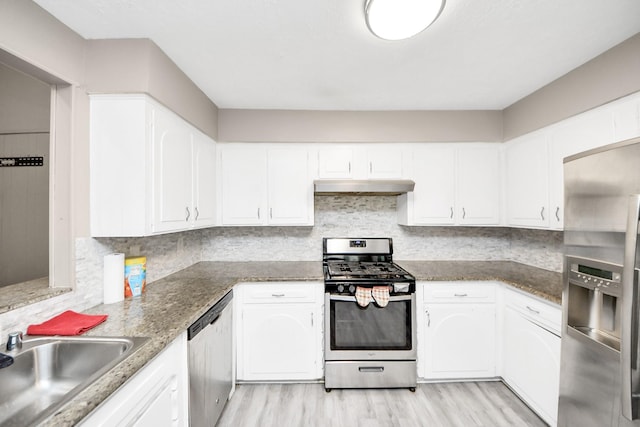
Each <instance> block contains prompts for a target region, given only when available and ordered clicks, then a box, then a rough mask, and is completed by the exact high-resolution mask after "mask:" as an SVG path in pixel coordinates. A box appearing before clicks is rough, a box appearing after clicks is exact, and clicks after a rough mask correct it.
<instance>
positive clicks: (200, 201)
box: [192, 132, 216, 227]
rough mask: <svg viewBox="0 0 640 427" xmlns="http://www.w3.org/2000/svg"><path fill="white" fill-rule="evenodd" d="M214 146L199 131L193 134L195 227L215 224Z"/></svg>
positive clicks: (193, 218) (193, 217) (211, 141)
mask: <svg viewBox="0 0 640 427" xmlns="http://www.w3.org/2000/svg"><path fill="white" fill-rule="evenodd" d="M215 164H216V147H215V142H213V140H212V139H210V138H208V137H207V136H205V135H203V134H201V133H200V132H194V134H193V215H192V220H193V223H194V226H195V227H206V226H210V225H214V224H215V219H216V202H215V200H216V168H215Z"/></svg>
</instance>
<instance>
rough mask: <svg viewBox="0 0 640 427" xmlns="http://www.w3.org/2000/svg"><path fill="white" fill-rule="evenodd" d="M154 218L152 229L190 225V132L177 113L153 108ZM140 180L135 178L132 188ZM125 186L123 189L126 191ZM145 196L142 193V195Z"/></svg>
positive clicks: (179, 227) (181, 227)
mask: <svg viewBox="0 0 640 427" xmlns="http://www.w3.org/2000/svg"><path fill="white" fill-rule="evenodd" d="M153 114H154V120H153V150H154V168H155V170H154V175H155V177H156V179H155V181H154V185H155V187H154V194H153V196H154V198H155V201H154V206H155V209H154V215H155V218H154V221H153V231H154V232H157V231H168V230H173V231H175V230H180V229H187V228H188V227H189V220H191V218H192V215H193V212H192V207H191V198H192V193H191V179H192V177H191V167H192V165H191V157H192V152H191V132H190V129H189V127H188V126H187V124H186V123H184V122H182V121H181V120H180V119H179V118H178V117H177V116H174V115H172V114H169V113H168V112H166V111H164V110H161V109H154V113H153ZM138 184H139V183H135V182H132V183H131V186H132V189H131V190H129V191H135V186H136V185H138ZM124 190H125V189H123V191H124ZM141 197H143V196H141Z"/></svg>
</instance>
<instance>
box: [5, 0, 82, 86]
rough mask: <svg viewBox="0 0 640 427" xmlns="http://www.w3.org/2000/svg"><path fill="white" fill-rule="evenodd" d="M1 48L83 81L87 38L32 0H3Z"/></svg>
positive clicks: (68, 78) (61, 75) (54, 72)
mask: <svg viewBox="0 0 640 427" xmlns="http://www.w3.org/2000/svg"><path fill="white" fill-rule="evenodd" d="M0 49H3V50H5V51H7V52H9V53H10V54H12V55H15V56H16V57H17V58H19V59H21V60H23V61H25V62H27V63H30V64H32V65H34V66H36V67H38V68H40V69H42V70H44V71H45V72H48V73H50V74H51V75H53V76H57V77H58V78H60V79H62V80H64V81H67V82H69V83H80V82H82V81H83V75H84V49H85V40H84V39H83V38H82V37H80V36H79V35H78V34H77V33H75V32H73V31H72V30H71V29H69V27H67V26H65V25H63V24H62V23H61V22H60V21H58V20H57V19H55V18H54V17H53V16H51V15H50V14H49V13H47V12H46V11H44V10H43V9H42V8H41V7H40V6H38V5H36V4H35V3H33V2H32V1H27V0H2V1H0ZM2 62H5V61H4V60H3V61H2Z"/></svg>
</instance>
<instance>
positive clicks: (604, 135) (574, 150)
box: [549, 109, 614, 229]
mask: <svg viewBox="0 0 640 427" xmlns="http://www.w3.org/2000/svg"><path fill="white" fill-rule="evenodd" d="M613 133H614V130H613V119H612V116H611V113H610V111H609V110H604V109H598V110H596V111H593V112H589V113H585V114H582V115H580V116H579V117H576V118H573V119H571V120H567V121H566V122H565V123H562V125H559V126H555V127H554V128H553V129H551V131H550V139H549V178H550V181H549V191H550V197H551V200H550V207H551V211H550V212H549V213H550V226H551V228H554V229H562V228H563V227H564V173H563V168H564V158H565V157H567V156H571V155H573V154H578V153H581V152H583V151H586V150H590V149H592V148H596V147H600V146H603V145H607V144H609V143H611V142H613Z"/></svg>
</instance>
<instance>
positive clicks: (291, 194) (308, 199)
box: [267, 148, 313, 225]
mask: <svg viewBox="0 0 640 427" xmlns="http://www.w3.org/2000/svg"><path fill="white" fill-rule="evenodd" d="M268 170H269V175H268V178H267V181H268V186H269V212H268V213H267V215H268V219H267V221H268V223H269V224H273V225H313V181H312V180H311V179H310V175H309V155H308V151H307V150H306V149H295V148H272V149H269V152H268Z"/></svg>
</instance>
